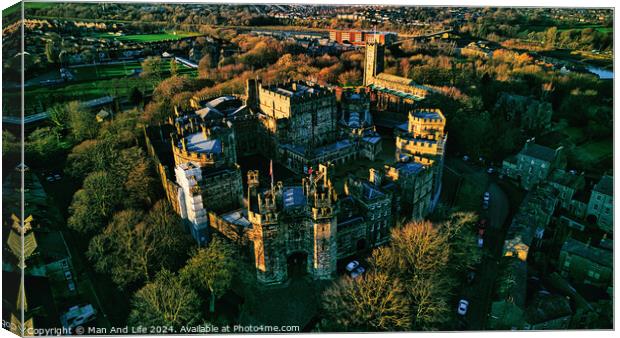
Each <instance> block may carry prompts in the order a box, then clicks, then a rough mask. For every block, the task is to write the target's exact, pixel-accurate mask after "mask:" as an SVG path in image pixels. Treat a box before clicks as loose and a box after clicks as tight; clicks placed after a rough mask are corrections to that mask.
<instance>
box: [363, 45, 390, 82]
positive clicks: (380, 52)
mask: <svg viewBox="0 0 620 338" xmlns="http://www.w3.org/2000/svg"><path fill="white" fill-rule="evenodd" d="M384 54H385V45H384V44H382V43H380V42H367V43H366V56H365V57H364V86H368V85H369V84H371V83H372V82H373V78H374V77H375V76H377V75H378V74H380V73H382V72H383V65H384V60H383V57H384Z"/></svg>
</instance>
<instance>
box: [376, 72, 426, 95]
mask: <svg viewBox="0 0 620 338" xmlns="http://www.w3.org/2000/svg"><path fill="white" fill-rule="evenodd" d="M379 75H383V73H381V74H379ZM368 87H370V89H372V90H376V91H379V92H382V93H387V94H390V95H394V96H398V97H401V98H404V99H409V100H413V101H422V100H424V97H421V96H417V95H413V94H409V93H405V92H403V91H400V90H393V89H389V88H384V87H381V86H377V85H374V84H371V85H369V86H368Z"/></svg>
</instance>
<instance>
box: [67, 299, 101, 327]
mask: <svg viewBox="0 0 620 338" xmlns="http://www.w3.org/2000/svg"><path fill="white" fill-rule="evenodd" d="M96 316H97V311H95V308H94V307H93V306H92V305H91V304H88V305H84V306H79V305H76V306H73V307H71V308H69V311H67V312H66V313H64V314H63V315H62V316H60V323H61V324H62V326H63V327H65V328H75V327H76V326H79V325H84V324H86V323H88V322H90V321H92V320H94V319H95V318H96Z"/></svg>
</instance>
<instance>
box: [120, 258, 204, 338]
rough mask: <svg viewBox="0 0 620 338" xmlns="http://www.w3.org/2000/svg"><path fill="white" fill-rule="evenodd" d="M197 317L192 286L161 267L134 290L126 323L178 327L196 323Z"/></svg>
mask: <svg viewBox="0 0 620 338" xmlns="http://www.w3.org/2000/svg"><path fill="white" fill-rule="evenodd" d="M200 317H201V316H200V300H199V298H198V295H197V294H196V293H195V292H194V290H192V289H191V288H188V287H186V286H185V285H183V283H182V282H181V279H180V278H179V277H178V276H176V275H175V274H174V273H172V272H170V271H168V270H162V271H160V272H159V273H158V274H157V277H156V278H155V280H153V281H152V282H150V283H147V284H146V285H145V286H144V287H143V288H142V289H140V290H138V292H136V293H135V294H134V296H133V298H132V301H131V312H130V313H129V318H128V324H129V325H132V326H164V327H170V326H172V327H174V328H175V329H179V328H180V327H182V326H185V325H197V324H198V323H199V321H200V319H201V318H200Z"/></svg>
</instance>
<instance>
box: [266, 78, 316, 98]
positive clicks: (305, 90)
mask: <svg viewBox="0 0 620 338" xmlns="http://www.w3.org/2000/svg"><path fill="white" fill-rule="evenodd" d="M263 88H265V89H267V90H269V91H272V92H275V93H278V94H281V95H285V96H288V97H302V96H305V95H312V94H320V93H325V92H327V89H325V88H323V87H321V86H318V85H312V84H309V83H303V82H298V81H291V82H287V83H281V84H276V85H269V86H264V87H263Z"/></svg>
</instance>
